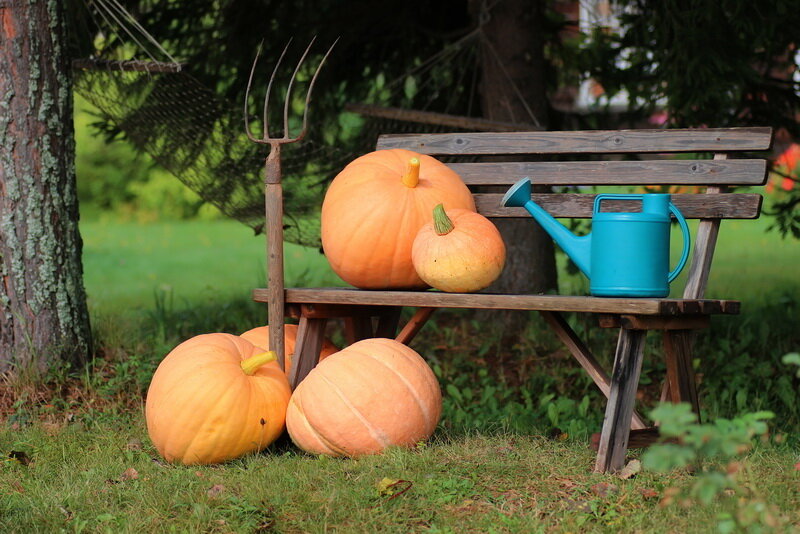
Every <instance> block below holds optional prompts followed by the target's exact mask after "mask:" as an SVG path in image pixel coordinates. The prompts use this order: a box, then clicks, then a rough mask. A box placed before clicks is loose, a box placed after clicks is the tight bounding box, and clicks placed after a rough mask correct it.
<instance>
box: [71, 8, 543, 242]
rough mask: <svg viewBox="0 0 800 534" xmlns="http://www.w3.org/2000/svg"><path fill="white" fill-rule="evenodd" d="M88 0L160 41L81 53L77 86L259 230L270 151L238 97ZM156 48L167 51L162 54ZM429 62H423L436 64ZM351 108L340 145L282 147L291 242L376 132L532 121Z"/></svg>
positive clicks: (110, 20)
mask: <svg viewBox="0 0 800 534" xmlns="http://www.w3.org/2000/svg"><path fill="white" fill-rule="evenodd" d="M89 7H90V9H92V8H93V11H92V12H93V13H95V14H94V16H93V18H94V19H95V22H96V23H98V26H99V25H100V24H102V23H103V22H104V23H105V24H104V26H108V25H111V24H114V25H116V26H121V27H123V29H124V30H125V33H126V34H127V35H128V36H130V37H132V38H133V39H134V40H135V42H136V44H137V46H138V47H140V48H141V49H143V50H145V51H148V50H151V49H153V48H154V47H155V48H156V49H157V51H156V52H152V53H151V52H149V51H148V52H147V55H148V59H147V60H122V61H109V60H104V59H100V58H97V57H95V58H90V59H86V60H80V61H76V62H75V63H74V67H75V70H76V75H75V91H76V92H77V93H78V94H80V95H81V96H82V97H83V98H85V99H86V100H87V101H88V102H90V103H91V104H92V105H93V106H94V107H95V108H96V109H97V110H98V113H99V115H100V118H101V119H102V120H103V121H105V122H107V123H110V124H113V125H114V126H115V127H116V128H118V129H119V131H120V132H122V133H123V134H124V136H125V137H126V138H127V140H128V141H129V142H130V143H131V144H132V145H133V147H134V148H135V149H136V150H138V151H141V152H144V153H147V154H149V155H150V156H151V157H152V158H153V160H154V161H156V162H157V163H158V164H159V165H161V166H162V167H163V168H164V169H165V170H167V171H168V172H170V173H172V174H173V175H174V176H175V177H176V178H178V179H179V180H180V181H181V182H183V183H184V184H185V185H186V186H187V187H189V188H190V189H192V190H193V191H195V192H196V193H197V194H198V195H199V196H200V197H201V198H202V199H203V200H204V201H206V202H208V203H210V204H212V205H214V206H216V207H217V208H219V209H220V210H221V211H222V213H224V214H225V215H227V216H229V217H231V218H234V219H236V220H238V221H240V222H242V223H244V224H246V225H247V226H249V227H251V228H253V230H254V231H256V232H257V233H260V232H262V231H263V229H264V220H265V216H264V189H263V179H262V172H263V167H264V158H265V157H266V155H267V154H266V152H267V151H266V150H265V149H264V147H261V146H258V145H255V144H254V143H252V142H250V141H249V140H248V139H247V137H246V135H245V132H244V124H243V118H242V110H241V107H240V105H238V104H237V105H234V104H232V103H230V102H226V101H224V100H222V99H220V98H219V97H218V96H217V94H215V93H214V91H212V90H211V89H209V88H208V87H206V86H204V85H203V84H202V83H200V82H199V81H198V80H197V79H195V78H194V77H192V76H191V75H190V74H189V73H187V72H186V71H185V70H184V69H183V68H182V66H181V65H180V64H179V63H178V62H177V61H175V60H174V58H172V56H169V54H168V53H167V52H166V51H165V50H163V48H161V47H160V45H158V43H156V42H155V40H154V39H153V38H152V37H150V36H149V35H148V34H147V33H146V32H145V31H144V29H143V28H141V27H140V26H138V24H137V23H136V22H135V20H134V19H133V17H132V16H130V15H129V14H127V12H125V11H124V10H123V9H122V8H121V6H120V5H119V4H118V3H117V2H115V0H102V1H100V0H95V1H92V2H90V5H89ZM112 15H113V16H112ZM99 19H102V22H100V20H99ZM112 30H113V26H112ZM114 31H116V30H114ZM142 36H144V37H142ZM468 37H469V36H468ZM464 41H465V43H467V42H468V41H467V40H466V39H465V40H464ZM148 43H149V45H148ZM464 50H465V48H463V47H462V48H459V47H455V48H452V47H451V48H450V49H449V51H448V53H447V54H444V53H443V54H441V57H437V58H435V59H436V60H437V61H441V60H446V61H452V55H453V54H458V53H463V51H464ZM157 54H158V55H161V56H166V57H167V58H168V59H169V61H167V62H163V61H158V59H157V57H156V56H157ZM432 63H433V61H429V62H426V63H423V66H428V68H430V66H429V65H428V64H432ZM298 93H300V94H302V90H301V89H298ZM349 109H350V111H351V112H353V113H356V114H358V116H357V117H356V119H355V120H354V121H353V122H354V124H353V125H352V126H351V128H352V130H354V131H355V132H356V133H355V134H353V135H351V136H349V139H348V141H347V142H346V143H339V144H337V145H335V146H334V145H331V144H327V143H325V142H323V141H321V140H320V139H315V138H313V137H312V138H308V139H306V140H304V141H303V142H302V143H297V144H292V145H286V146H285V147H284V149H283V150H282V166H283V184H284V207H285V213H286V215H285V220H284V238H285V240H286V241H288V242H291V243H297V244H299V245H304V246H313V247H318V246H319V245H320V227H319V225H320V222H319V219H320V218H319V212H320V207H321V205H322V199H323V195H324V191H325V187H326V185H327V183H329V181H330V180H331V179H332V178H333V177H334V176H335V175H336V174H337V173H338V172H339V171H340V170H341V169H342V168H343V167H344V166H345V165H346V164H347V163H349V162H350V161H352V160H353V159H355V158H356V157H358V156H360V155H362V154H364V153H367V152H370V151H372V150H374V147H375V142H376V141H377V137H378V135H380V134H385V133H395V134H396V133H435V132H441V131H459V130H460V131H481V130H494V131H498V130H500V131H509V130H522V129H532V128H534V129H535V128H536V127H535V126H533V125H528V124H508V123H499V122H493V121H487V120H483V119H474V118H470V117H459V116H453V115H446V114H441V113H430V112H420V111H409V110H402V109H396V108H385V107H378V106H365V105H354V106H351V107H350V108H349ZM312 115H313V110H312Z"/></svg>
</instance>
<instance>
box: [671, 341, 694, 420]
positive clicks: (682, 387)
mask: <svg viewBox="0 0 800 534" xmlns="http://www.w3.org/2000/svg"><path fill="white" fill-rule="evenodd" d="M692 341H693V332H692V331H691V330H667V331H665V332H664V354H665V357H666V364H667V384H668V387H667V388H665V389H666V390H667V395H666V397H667V398H666V400H669V401H671V402H688V403H689V404H691V405H692V410H693V411H694V412H695V413H696V414H697V416H698V420H699V417H700V401H699V399H698V396H697V380H696V378H695V373H694V368H693V366H692Z"/></svg>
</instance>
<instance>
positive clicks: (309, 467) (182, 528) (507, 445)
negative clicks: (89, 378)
mask: <svg viewBox="0 0 800 534" xmlns="http://www.w3.org/2000/svg"><path fill="white" fill-rule="evenodd" d="M84 424H88V425H89V426H87V427H84V426H83V424H70V425H67V426H64V425H61V424H59V423H49V424H39V425H35V426H33V427H28V428H25V429H24V430H22V431H9V430H7V429H2V430H0V450H17V451H22V452H25V453H26V454H27V455H28V456H29V457H30V459H31V460H32V463H30V464H29V465H27V466H24V465H21V464H19V463H18V462H15V461H7V462H4V463H3V464H2V467H0V531H2V532H9V533H12V532H20V533H27V532H37V531H38V532H58V531H62V532H64V531H65V532H334V531H338V532H365V533H372V532H577V531H580V532H633V531H646V532H709V531H711V530H712V529H713V528H714V525H715V523H716V522H717V518H718V516H719V515H720V514H722V513H724V512H725V511H729V510H731V509H735V508H736V507H737V506H742V503H743V502H764V503H768V506H769V511H770V513H771V517H772V518H773V519H772V520H773V521H774V522H775V524H778V525H783V526H784V527H788V528H792V527H791V526H790V525H792V524H794V526H795V528H796V527H798V526H800V494H799V493H798V491H797V489H796V488H797V487H798V485H800V471H796V470H793V468H792V464H793V463H794V462H795V461H797V455H796V453H793V452H791V451H789V450H786V449H785V448H781V447H767V448H760V449H756V450H755V451H754V452H751V453H749V454H748V455H747V456H746V457H745V458H743V459H742V460H740V464H741V465H743V466H745V468H744V469H742V470H741V471H740V474H739V484H740V485H741V487H744V488H747V491H746V494H745V496H743V497H741V500H740V501H738V502H737V500H738V499H739V497H735V498H734V497H730V498H722V499H719V500H718V501H717V502H715V503H714V504H712V505H710V506H696V505H694V506H690V505H688V503H687V504H682V503H681V502H678V501H676V502H673V503H672V504H669V505H667V503H668V502H669V501H670V495H672V494H673V493H674V492H675V491H676V490H678V489H683V488H686V487H688V486H689V485H690V484H691V482H692V478H693V477H691V476H689V474H688V473H687V472H675V473H672V474H670V475H656V474H652V473H641V474H639V475H638V476H637V477H636V478H634V479H632V480H621V479H619V478H616V477H613V476H611V475H596V474H592V473H591V466H592V463H593V453H592V452H591V451H589V450H587V449H586V447H585V445H583V444H582V443H576V442H558V441H553V440H548V439H545V438H539V437H526V436H514V435H495V436H480V435H472V436H459V437H456V438H453V439H450V438H447V437H444V436H439V437H438V438H436V439H434V440H433V442H431V443H430V444H428V445H426V446H424V447H423V448H421V449H418V450H415V451H406V450H389V451H388V452H386V453H384V454H382V455H378V456H372V457H366V458H362V459H356V460H348V459H331V458H326V457H313V456H307V455H302V454H298V453H297V452H296V451H295V450H294V449H293V448H291V447H290V446H288V445H287V444H286V443H283V444H279V445H277V446H274V447H273V448H272V449H271V450H269V451H267V452H264V453H261V454H255V455H250V456H247V457H245V458H242V459H239V460H235V461H233V462H230V463H228V464H225V465H222V466H209V467H184V466H171V465H165V464H163V463H162V462H161V461H160V460H159V458H158V455H157V453H156V451H155V450H154V449H153V448H152V446H151V445H150V444H149V441H148V439H147V436H146V432H145V429H144V428H143V426H142V424H141V419H140V418H138V417H137V418H135V419H134V421H133V423H132V424H131V425H130V426H128V425H124V424H121V423H120V422H119V421H118V422H117V424H107V423H104V422H94V423H92V422H87V423H84ZM131 468H132V469H134V470H135V472H136V478H131V477H130V476H129V477H128V478H127V479H126V478H125V477H124V476H123V474H124V473H125V472H126V471H128V470H130V469H131ZM128 473H132V472H131V471H128ZM384 478H389V479H392V480H404V481H407V482H402V483H400V484H398V486H397V489H398V490H399V489H401V488H406V487H408V490H407V491H405V492H404V493H402V494H399V495H397V496H396V497H394V498H391V497H392V495H387V494H381V492H380V491H379V488H378V484H379V483H380V482H381V480H382V479H384ZM671 488H674V489H671ZM787 490H788V491H787Z"/></svg>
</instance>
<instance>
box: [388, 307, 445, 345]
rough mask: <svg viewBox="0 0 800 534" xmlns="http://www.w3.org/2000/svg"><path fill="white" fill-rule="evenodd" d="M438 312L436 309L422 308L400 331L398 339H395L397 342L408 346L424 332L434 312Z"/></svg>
mask: <svg viewBox="0 0 800 534" xmlns="http://www.w3.org/2000/svg"><path fill="white" fill-rule="evenodd" d="M435 311H436V308H420V309H418V310H417V311H416V312H414V315H413V316H411V319H409V320H408V322H407V323H406V324H405V326H403V329H402V330H400V333H399V334H397V337H396V338H394V339H395V340H396V341H399V342H400V343H402V344H403V345H408V344H409V343H410V342H411V340H412V339H414V337H416V335H417V334H418V333H419V331H420V330H422V327H423V326H425V323H427V322H428V319H430V318H431V315H433V312H435Z"/></svg>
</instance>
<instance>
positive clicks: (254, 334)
mask: <svg viewBox="0 0 800 534" xmlns="http://www.w3.org/2000/svg"><path fill="white" fill-rule="evenodd" d="M240 337H243V338H244V339H246V340H247V341H249V342H250V343H252V344H253V345H255V346H256V347H261V348H262V349H264V350H267V349H268V348H269V326H259V327H256V328H253V329H251V330H248V331H247V332H244V333H243V334H240ZM283 338H284V340H285V341H284V344H285V347H284V349H285V352H286V355H285V357H284V366H285V367H286V369H285V371H286V376H289V371H290V370H291V369H292V356H293V355H294V344H295V340H296V339H297V325H296V324H285V325H283ZM334 352H339V348H338V347H337V346H336V345H334V344H333V341H331V340H330V339H327V338H325V339H324V340H323V341H322V349H320V352H319V361H322V360H324V359H325V358H327V357H328V356H330V355H331V354H333V353H334Z"/></svg>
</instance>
